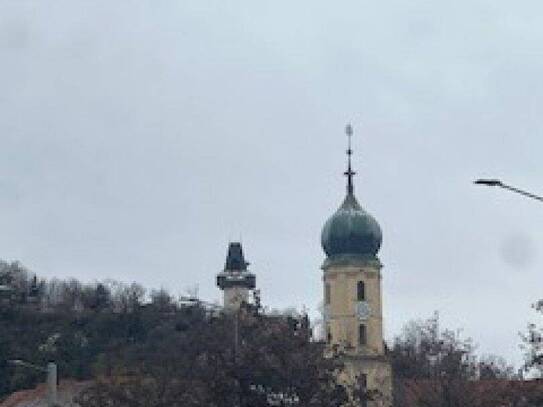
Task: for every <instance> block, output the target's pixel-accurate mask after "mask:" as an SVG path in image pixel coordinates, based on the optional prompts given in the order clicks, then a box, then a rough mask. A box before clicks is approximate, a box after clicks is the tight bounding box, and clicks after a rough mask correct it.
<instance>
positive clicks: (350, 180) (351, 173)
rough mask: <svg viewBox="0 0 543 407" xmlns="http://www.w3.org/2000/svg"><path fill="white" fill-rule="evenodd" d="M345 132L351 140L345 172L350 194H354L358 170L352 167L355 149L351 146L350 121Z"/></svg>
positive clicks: (351, 128)
mask: <svg viewBox="0 0 543 407" xmlns="http://www.w3.org/2000/svg"><path fill="white" fill-rule="evenodd" d="M345 134H347V137H348V140H349V142H348V147H347V157H348V166H347V171H345V173H344V174H345V175H346V176H347V192H348V193H349V194H352V193H353V192H354V187H353V176H354V175H355V174H356V172H354V171H353V170H352V167H351V156H352V155H353V149H352V148H351V138H352V136H353V126H351V124H350V123H348V124H347V126H345Z"/></svg>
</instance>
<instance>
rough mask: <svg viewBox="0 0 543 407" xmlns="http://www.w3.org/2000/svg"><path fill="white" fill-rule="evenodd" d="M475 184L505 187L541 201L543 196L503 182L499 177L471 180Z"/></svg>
mask: <svg viewBox="0 0 543 407" xmlns="http://www.w3.org/2000/svg"><path fill="white" fill-rule="evenodd" d="M473 183H474V184H476V185H485V186H487V187H499V188H503V189H507V190H509V191H513V192H516V193H517V194H520V195H524V196H526V197H528V198H532V199H535V200H538V201H542V202H543V197H542V196H539V195H535V194H532V193H531V192H526V191H523V190H522V189H518V188H515V187H512V186H511V185H507V184H504V183H503V182H501V181H500V180H499V179H478V180H476V181H473Z"/></svg>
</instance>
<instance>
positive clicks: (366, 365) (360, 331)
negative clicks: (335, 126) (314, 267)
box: [321, 125, 392, 406]
mask: <svg viewBox="0 0 543 407" xmlns="http://www.w3.org/2000/svg"><path fill="white" fill-rule="evenodd" d="M346 133H347V136H348V140H349V144H348V149H347V161H348V163H347V171H346V172H345V176H346V177H347V193H346V196H345V199H344V200H343V203H342V204H341V206H340V207H339V209H338V210H337V211H336V212H335V213H334V214H333V215H332V216H331V217H330V218H329V219H328V220H327V221H326V223H325V224H324V227H323V229H322V235H321V243H322V248H323V250H324V252H325V254H326V259H325V261H324V263H323V265H322V270H323V283H324V287H323V288H324V320H325V332H326V339H327V342H328V343H329V345H330V346H331V347H335V348H338V349H340V350H341V351H342V353H343V355H345V356H344V358H345V365H346V372H345V373H346V377H347V378H348V380H356V381H357V383H358V385H359V386H360V387H363V388H365V389H367V390H368V391H369V392H373V391H377V392H379V393H380V394H378V396H377V397H376V398H377V399H378V400H379V401H373V402H372V401H370V402H368V403H367V405H368V406H388V405H390V403H391V393H392V383H391V380H392V379H391V368H390V364H389V362H388V360H387V358H386V356H385V347H384V340H383V316H382V303H381V269H382V264H381V262H380V260H379V258H378V257H377V253H378V251H379V249H380V247H381V242H382V233H381V228H380V226H379V224H378V223H377V221H376V220H375V219H374V218H373V217H372V216H371V215H370V214H369V213H368V212H366V211H365V210H364V209H363V208H362V207H361V206H360V204H359V203H358V200H357V199H356V197H355V194H354V185H353V177H354V175H355V172H354V171H353V170H352V163H351V156H352V153H353V151H352V148H351V136H352V133H353V130H352V127H351V126H350V125H348V126H347V127H346Z"/></svg>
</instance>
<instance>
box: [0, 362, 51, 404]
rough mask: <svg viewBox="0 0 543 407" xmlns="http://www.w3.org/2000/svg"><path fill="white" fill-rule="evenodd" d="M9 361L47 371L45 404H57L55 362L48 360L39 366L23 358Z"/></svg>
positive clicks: (16, 364) (13, 363)
mask: <svg viewBox="0 0 543 407" xmlns="http://www.w3.org/2000/svg"><path fill="white" fill-rule="evenodd" d="M8 362H9V363H11V364H12V365H15V366H22V367H26V368H28V369H34V370H37V371H39V372H44V373H47V406H48V407H55V406H57V377H58V374H57V365H56V363H53V362H49V363H48V364H47V366H45V367H41V366H37V365H34V364H32V363H28V362H25V361H24V360H20V359H16V360H9V361H8Z"/></svg>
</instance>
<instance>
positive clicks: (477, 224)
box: [0, 0, 543, 363]
mask: <svg viewBox="0 0 543 407" xmlns="http://www.w3.org/2000/svg"><path fill="white" fill-rule="evenodd" d="M542 44H543V3H542V2H541V1H539V0H538V1H536V0H532V1H524V2H511V1H501V0H487V1H483V0H457V1H454V2H437V1H417V0H414V1H404V0H396V1H394V0H392V1H386V2H370V1H360V0H359V1H344V2H329V1H326V2H323V1H315V0H313V1H298V2H293V1H258V2H256V1H239V2H227V1H224V0H217V1H210V0H205V1H204V0H195V1H187V0H178V1H165V0H163V1H146V2H142V1H124V0H118V1H111V0H104V1H97V0H95V1H92V2H89V1H76V0H66V1H61V0H54V1H53V0H49V1H44V0H39V1H38V0H36V1H23V0H0V85H1V86H0V146H1V154H2V159H1V160H0V228H1V229H0V230H1V231H2V233H1V234H0V257H1V258H4V259H6V260H20V261H21V262H22V263H24V264H25V265H27V266H28V267H29V268H31V269H32V270H33V271H35V272H37V273H38V274H40V275H43V276H46V277H53V276H57V277H61V278H64V277H70V276H73V277H77V278H79V279H82V280H86V281H93V280H95V279H104V278H115V279H120V280H124V281H138V282H140V283H142V284H144V285H145V286H147V287H155V288H156V287H161V286H163V287H166V288H168V289H170V290H171V291H172V292H175V293H181V292H183V290H185V289H186V288H188V287H193V286H195V285H198V286H199V292H200V295H201V296H202V297H204V298H206V299H211V300H214V299H218V298H220V292H219V291H218V290H217V289H216V288H215V286H214V276H215V274H216V273H217V272H218V271H220V270H221V268H222V267H223V263H224V257H225V253H226V247H227V243H228V241H229V240H237V239H239V238H240V237H241V239H242V241H243V245H244V248H245V252H246V256H247V258H248V259H249V261H251V263H252V271H254V272H255V273H256V274H257V283H258V285H259V287H260V288H261V289H262V295H263V301H264V302H265V303H266V304H269V305H271V306H274V307H288V306H297V307H301V306H302V305H306V306H307V307H309V308H310V309H312V310H315V309H317V307H318V303H319V301H320V299H321V271H320V268H319V267H320V264H321V263H322V260H323V253H322V251H321V248H320V229H321V226H322V224H323V223H324V221H325V220H326V218H327V217H328V216H329V215H330V214H331V213H332V212H333V211H334V210H335V209H336V208H337V206H338V205H339V204H340V202H341V200H342V198H343V195H344V185H345V181H344V179H343V177H342V175H341V174H342V172H343V171H344V163H345V157H344V150H345V136H344V133H343V127H344V125H345V123H346V122H347V121H352V122H353V124H354V126H355V138H354V148H355V168H356V170H357V171H358V176H357V177H356V193H357V195H358V198H359V200H360V201H361V203H362V204H363V205H364V206H365V207H366V208H367V209H368V211H370V212H371V213H372V214H373V215H374V216H375V217H376V218H377V219H378V221H379V222H380V224H381V226H382V228H383V234H384V244H383V248H382V250H381V259H382V262H383V263H384V265H385V268H384V269H383V284H384V291H383V295H384V305H385V318H386V321H385V328H386V335H387V337H388V338H390V337H392V336H393V335H394V334H395V333H397V332H399V330H400V328H401V326H402V325H403V324H404V323H405V322H407V321H408V320H410V319H413V318H422V317H427V316H430V315H431V313H432V312H433V311H434V310H438V311H439V312H440V313H441V316H442V319H443V323H444V325H446V326H449V327H463V328H464V330H465V333H466V335H468V336H472V337H473V338H474V339H475V341H476V342H478V343H479V344H480V351H481V352H482V353H489V352H493V353H498V354H501V355H503V356H506V357H507V358H509V359H510V360H512V361H514V362H516V363H518V362H519V361H520V356H521V353H520V351H519V350H518V345H519V342H520V341H519V338H518V332H519V331H521V330H523V329H524V327H525V325H526V323H527V322H528V320H530V319H534V318H535V317H536V315H535V314H534V313H533V311H531V309H530V304H531V303H533V302H534V301H535V300H536V299H538V298H541V296H542V292H541V285H542V284H541V282H542V281H541V280H542V275H541V271H542V268H543V258H542V255H541V248H542V247H543V234H542V233H541V231H542V230H543V205H541V203H538V202H537V201H530V200H528V199H525V198H522V197H520V196H516V195H514V194H511V193H508V192H506V191H500V190H490V189H483V188H477V187H475V186H473V185H472V184H471V181H472V180H473V179H475V178H477V177H479V176H492V177H499V178H502V179H503V180H504V181H507V182H509V183H511V184H514V185H517V186H520V187H525V188H527V189H530V190H533V191H534V192H541V193H543V185H542V184H541V182H540V180H541V178H542V176H543V167H542V165H541V160H540V158H541V152H542V149H543V138H542V129H543V123H542V119H541V105H542V102H543V81H542V72H543V45H542Z"/></svg>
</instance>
